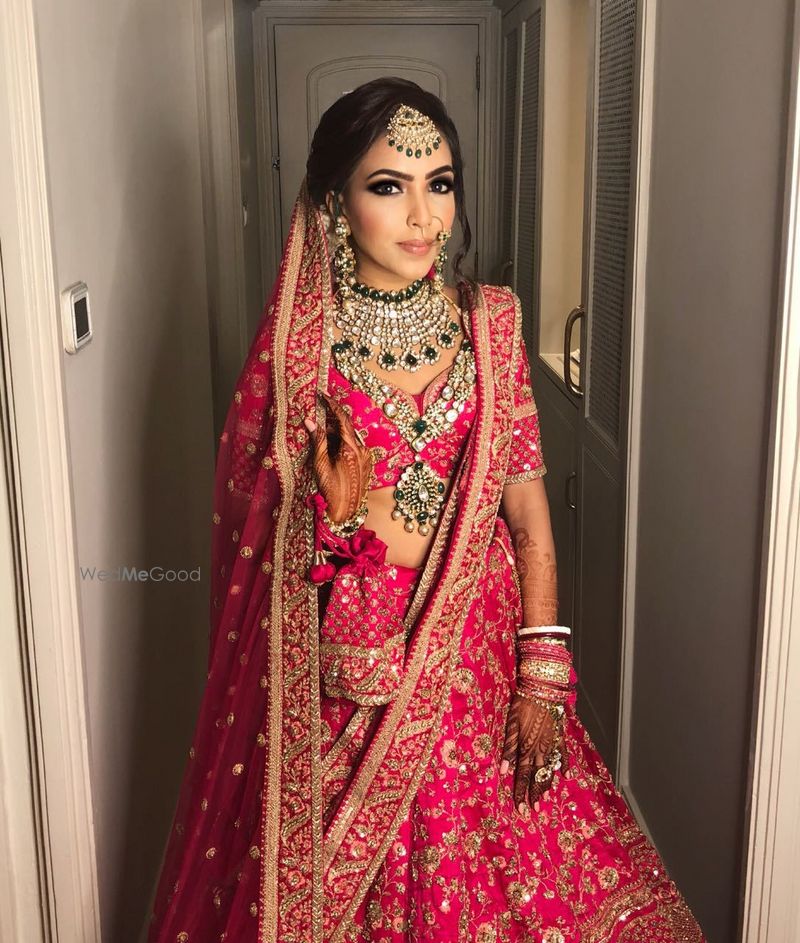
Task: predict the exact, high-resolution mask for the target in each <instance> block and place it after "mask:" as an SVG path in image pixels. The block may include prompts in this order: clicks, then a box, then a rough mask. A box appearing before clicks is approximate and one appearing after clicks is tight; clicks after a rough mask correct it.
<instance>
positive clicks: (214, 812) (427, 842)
mask: <svg viewBox="0 0 800 943" xmlns="http://www.w3.org/2000/svg"><path fill="white" fill-rule="evenodd" d="M513 560H514V558H513V548H512V544H511V539H510V535H509V532H508V527H507V525H506V524H505V521H504V520H503V519H502V518H498V519H497V524H496V527H495V534H494V537H493V539H492V541H491V542H490V544H489V547H488V549H487V552H486V556H485V558H484V567H483V571H482V573H481V574H480V576H479V579H480V586H479V591H478V593H477V595H476V599H475V602H474V603H473V605H472V607H471V609H470V611H469V613H468V616H467V620H466V624H465V628H464V631H463V633H462V636H461V641H460V651H459V664H458V667H457V669H456V671H455V682H454V685H453V687H452V690H451V691H450V693H449V696H448V703H447V705H446V710H445V713H444V716H443V720H442V725H441V732H440V736H439V739H438V743H437V744H436V747H435V749H434V751H433V754H432V756H431V760H430V763H429V765H428V768H427V770H426V773H425V775H424V777H423V779H422V781H421V783H420V786H419V789H418V791H417V793H416V796H415V798H414V800H413V802H412V804H411V807H410V809H409V812H408V815H407V816H406V818H405V820H404V821H403V822H402V823H401V826H400V829H399V831H398V833H397V834H396V836H395V837H394V840H393V841H392V842H391V845H390V847H389V851H388V854H387V856H386V858H385V859H384V861H383V863H382V864H381V866H380V868H379V870H378V872H377V874H376V877H375V879H374V881H373V882H372V884H371V886H370V890H369V892H368V894H367V896H366V898H365V899H364V900H363V901H362V902H361V904H360V906H359V908H358V910H357V911H356V914H355V917H354V919H353V921H352V925H351V926H349V927H348V929H347V932H346V934H345V937H344V939H345V940H346V943H367V941H369V943H534V941H535V943H634V941H647V943H678V941H681V943H704V937H703V935H702V932H701V930H700V928H699V926H698V925H697V923H696V921H695V919H694V917H693V916H692V914H691V912H690V910H689V908H688V907H687V905H686V903H685V902H684V900H683V898H682V897H681V895H680V894H679V892H678V890H677V888H676V886H675V884H674V883H673V882H672V881H671V880H670V878H669V876H668V874H667V872H666V870H665V868H664V865H663V863H662V861H661V859H660V857H659V856H658V854H657V852H656V851H655V849H654V848H653V847H652V846H651V845H650V844H649V842H648V841H647V839H646V838H645V836H644V835H643V833H642V832H641V831H640V829H639V828H638V826H637V825H636V822H635V821H634V819H633V817H632V815H631V813H630V811H629V809H628V807H627V805H626V803H625V801H624V799H623V798H622V796H621V795H620V794H619V793H618V792H617V790H616V789H615V787H614V784H613V782H612V779H611V776H610V774H609V772H608V770H607V768H606V767H605V765H604V764H603V762H602V760H601V758H600V755H599V754H598V752H597V750H596V749H595V747H594V745H593V743H592V742H591V740H590V738H589V736H588V735H587V733H586V730H585V729H584V727H583V725H582V724H581V722H580V720H579V719H578V717H577V715H576V713H575V711H574V710H573V709H570V710H569V711H568V714H567V717H566V725H565V739H566V748H567V751H568V752H569V755H570V760H571V769H570V778H565V777H564V776H562V775H561V774H560V773H557V774H556V776H555V779H554V783H553V786H552V787H551V789H550V790H549V791H548V792H547V793H546V794H545V797H544V798H543V799H542V800H541V802H540V811H539V812H538V813H536V812H534V811H533V810H531V814H530V816H529V817H526V816H523V815H521V814H520V813H519V812H517V811H516V810H515V808H514V804H513V800H512V792H511V790H512V785H513V772H511V771H509V773H508V774H507V775H506V776H501V775H500V762H501V751H502V745H503V738H504V729H505V719H506V715H507V712H508V706H509V702H510V699H511V696H512V693H513V690H514V678H515V674H516V655H515V631H516V628H517V626H518V625H519V624H520V618H521V604H520V598H519V590H518V586H517V583H516V580H515V578H514V570H513V567H514V562H513ZM420 572H421V571H419V570H416V569H414V568H410V567H403V566H392V567H390V568H389V573H390V579H391V580H392V581H393V583H392V589H393V595H394V598H395V600H396V604H397V606H398V612H399V613H400V614H401V616H402V614H404V612H405V610H406V608H407V606H408V604H409V602H410V598H411V594H412V591H413V589H414V587H415V585H416V582H417V579H418V578H419V574H420ZM336 578H338V574H337V577H336ZM336 578H335V579H336ZM328 589H330V584H329V586H328ZM325 596H326V593H323V594H322V599H321V605H320V610H321V614H322V612H324V606H325ZM256 626H257V623H256ZM267 635H268V632H265V631H259V632H256V631H254V632H252V633H250V636H252V637H250V636H248V637H244V636H242V637H239V636H238V634H237V633H236V632H231V633H229V634H228V635H227V637H223V638H221V639H219V640H218V642H217V648H216V650H215V651H214V653H213V657H212V664H213V669H212V671H211V672H210V673H209V679H208V682H207V687H206V690H205V693H204V696H203V700H202V703H201V709H200V715H199V718H198V722H197V727H196V732H195V737H194V740H193V746H192V749H191V751H190V759H189V761H188V766H187V770H186V774H185V776H184V780H183V784H182V786H181V792H180V797H179V802H178V808H177V811H176V815H175V820H174V822H173V829H172V833H171V834H170V839H169V844H168V847H167V853H166V858H165V861H164V865H163V869H162V874H161V880H160V882H159V888H158V893H157V896H156V903H155V908H154V914H153V918H152V922H151V926H150V933H149V935H148V940H149V941H150V943H218V941H220V940H225V941H227V943H232V941H236V943H256V941H257V939H258V925H259V913H258V906H259V904H258V901H259V874H260V873H259V836H260V834H261V821H260V811H261V805H262V803H261V801H260V798H261V790H262V786H263V778H264V757H265V750H264V743H265V737H264V728H265V723H266V699H265V689H266V678H265V677H264V676H263V665H264V664H265V646H266V644H267V643H266V636H267ZM356 709H357V708H356V706H355V705H354V704H353V702H352V701H348V700H346V699H344V698H337V697H327V696H324V697H323V699H322V703H321V719H322V733H323V744H322V762H323V767H324V769H325V770H326V771H327V773H323V779H325V777H326V775H328V774H330V775H329V776H328V778H329V779H330V781H331V783H333V786H332V787H329V796H328V800H329V801H328V806H327V808H326V810H325V813H324V816H325V819H326V823H327V821H329V820H330V818H331V816H332V815H333V814H334V813H335V810H336V801H337V789H336V788H335V787H336V775H335V768H336V766H337V765H342V767H343V768H347V767H348V766H349V767H350V768H352V766H353V764H354V763H355V764H356V765H357V760H358V757H357V755H355V756H354V755H350V756H349V757H348V756H347V752H348V750H352V749H356V747H355V746H354V745H353V744H349V745H348V744H347V736H344V737H343V736H342V734H343V733H346V730H347V724H348V721H349V720H350V719H351V717H352V714H353V712H354V710H356ZM366 740H367V742H368V735H367V738H366ZM341 785H342V786H344V785H346V783H345V782H344V781H343V782H342V784H341Z"/></svg>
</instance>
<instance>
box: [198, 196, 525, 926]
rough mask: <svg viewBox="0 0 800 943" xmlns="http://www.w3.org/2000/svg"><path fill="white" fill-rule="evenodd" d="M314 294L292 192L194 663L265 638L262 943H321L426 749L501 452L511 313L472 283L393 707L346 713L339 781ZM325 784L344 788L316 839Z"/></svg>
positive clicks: (328, 308) (326, 343) (353, 894)
mask: <svg viewBox="0 0 800 943" xmlns="http://www.w3.org/2000/svg"><path fill="white" fill-rule="evenodd" d="M332 290H333V286H332V280H331V257H330V250H329V246H328V241H327V235H326V225H325V215H324V213H323V212H322V210H321V209H320V208H318V207H316V206H314V205H313V204H312V203H311V201H310V199H309V197H308V192H307V188H306V185H305V181H304V183H303V186H302V187H301V190H300V193H299V195H298V198H297V200H296V202H295V206H294V209H293V212H292V217H291V224H290V231H289V236H288V239H287V242H286V245H285V247H284V252H283V257H282V260H281V266H280V271H279V275H278V278H277V280H276V283H275V286H274V288H273V291H272V294H271V296H270V299H269V301H268V302H267V305H266V308H265V312H264V315H263V317H262V320H261V323H260V325H259V328H258V330H257V332H256V336H255V338H254V340H253V343H252V345H251V348H250V351H249V353H248V356H247V359H246V362H245V365H244V368H243V370H242V372H241V375H240V377H239V380H238V381H237V384H236V389H235V392H234V396H233V402H232V404H231V407H230V410H229V412H228V415H227V417H226V421H225V426H224V430H223V433H222V436H221V439H220V447H219V452H218V458H217V470H216V476H215V491H214V515H213V520H214V524H215V528H214V536H213V542H212V605H211V631H212V638H211V646H210V652H211V656H210V657H211V658H212V659H213V655H214V651H215V647H216V645H217V644H218V642H219V639H220V638H221V637H222V638H224V637H225V636H226V635H229V634H230V633H233V632H239V631H244V629H245V627H246V626H248V625H250V624H252V623H254V622H255V621H258V623H259V626H260V629H261V630H263V631H266V632H267V633H268V635H267V638H268V643H267V653H268V654H267V659H266V661H267V663H266V664H265V665H264V666H263V675H262V677H261V686H262V687H263V688H266V692H267V710H266V717H265V719H264V734H263V745H264V747H265V750H266V759H265V769H264V780H263V788H262V793H261V823H262V827H261V833H260V836H259V845H258V854H259V858H260V882H259V901H258V922H259V936H258V938H259V941H263V943H274V941H277V940H280V941H281V943H323V941H324V943H337V941H340V940H341V939H342V936H343V934H344V932H345V930H346V925H347V922H348V920H349V919H350V918H351V917H352V916H353V914H354V913H355V911H356V909H357V908H358V905H359V903H360V902H361V900H362V899H363V897H364V896H365V894H366V893H367V890H368V889H369V886H370V882H371V881H372V880H373V878H374V877H375V874H376V872H377V870H378V868H379V867H380V865H381V862H382V861H383V859H384V857H385V855H386V852H387V849H388V847H389V845H390V843H391V841H392V839H393V837H394V835H395V834H396V830H397V828H398V827H399V823H400V822H401V821H402V818H403V816H404V815H405V814H406V813H407V811H408V809H409V807H410V804H411V802H412V800H413V798H414V795H415V793H416V790H417V788H418V786H419V783H420V780H421V777H422V775H423V774H424V772H425V768H426V765H427V763H428V760H429V758H430V754H431V750H432V748H433V745H434V743H435V740H436V737H437V732H438V726H439V722H440V719H441V716H442V713H443V710H444V708H445V705H446V701H447V696H448V693H449V690H450V686H451V675H452V672H453V669H454V662H455V659H456V657H457V652H458V645H459V639H460V634H461V631H462V629H463V626H464V622H465V619H466V617H467V613H468V611H469V608H470V604H471V602H472V599H473V596H474V593H475V588H476V586H477V585H478V583H479V580H478V578H477V577H478V575H479V572H480V568H481V566H482V563H483V560H484V555H485V551H486V548H487V546H488V543H489V540H490V539H491V536H492V533H493V529H494V524H495V519H496V516H497V512H498V508H499V504H500V498H501V496H502V489H503V485H504V483H505V474H506V468H507V466H508V460H509V454H510V447H511V429H512V423H513V399H514V395H513V376H514V369H513V368H514V363H513V362H512V359H513V358H512V357H511V356H510V352H511V351H512V349H513V348H512V344H513V339H514V338H515V337H518V336H519V332H520V330H521V326H520V323H519V320H520V313H519V306H518V305H515V303H514V298H513V295H512V294H511V292H510V290H509V289H501V288H496V287H490V286H483V287H477V288H476V289H474V290H469V291H468V292H467V303H466V304H465V317H467V318H469V323H470V325H471V334H472V337H473V345H474V349H475V359H476V372H477V379H476V384H477V406H476V410H477V411H476V416H475V420H474V422H473V424H472V427H471V430H470V433H469V438H468V441H467V443H466V446H465V449H464V453H463V456H462V459H461V462H460V464H459V466H458V468H457V470H456V472H455V474H454V475H453V478H452V482H451V487H450V492H449V495H448V499H447V502H446V505H445V508H444V511H443V513H442V515H441V517H440V523H439V525H438V527H437V533H436V536H435V538H434V540H433V543H432V545H431V549H430V552H429V554H428V557H427V560H426V563H425V566H424V568H423V571H422V575H421V577H420V580H419V583H418V586H417V589H416V592H415V595H414V597H413V598H412V602H411V605H410V608H409V611H408V614H407V616H406V626H407V628H409V629H410V639H409V643H408V649H407V655H406V664H405V676H404V680H403V682H402V684H401V686H400V688H399V691H398V694H397V695H396V697H395V699H394V700H393V701H391V702H390V703H389V704H387V705H385V706H382V707H377V708H375V707H368V708H359V709H358V710H357V711H356V713H355V714H354V716H353V718H352V719H351V722H350V723H349V724H348V727H347V729H346V731H345V732H344V733H343V734H342V738H346V739H347V741H348V742H359V740H360V741H361V742H363V743H364V746H365V750H364V751H363V755H362V759H361V760H360V762H359V763H358V765H357V768H354V769H351V768H349V767H348V766H347V763H346V761H345V760H344V757H346V756H348V755H349V753H348V751H346V750H339V749H337V747H338V744H337V745H334V747H333V749H332V750H331V751H330V754H329V755H328V756H326V757H325V762H322V761H321V759H320V741H321V736H320V681H319V610H318V599H317V592H318V590H317V587H316V585H314V584H313V583H311V582H310V580H309V579H308V569H309V566H310V564H311V562H312V558H313V518H312V512H311V511H310V509H309V508H308V507H307V506H306V504H305V497H306V496H307V495H308V493H309V491H310V490H311V489H312V486H313V476H312V470H311V466H310V462H309V437H308V433H307V431H306V429H305V426H304V424H303V419H304V417H306V416H310V415H312V414H313V413H314V412H315V411H316V414H317V415H316V418H317V421H318V422H321V421H324V417H323V416H322V415H321V410H320V407H319V405H318V403H317V398H316V391H317V389H325V384H326V377H327V370H328V366H329V358H330V338H331V334H330V323H331V318H332V308H333V302H332ZM367 738H368V742H367ZM260 742H261V741H260ZM332 784H335V785H336V788H339V787H340V786H341V785H342V784H344V785H345V787H346V789H345V793H344V798H343V800H342V802H341V804H340V805H339V807H338V809H337V812H336V814H335V816H334V817H333V819H332V820H331V821H330V823H329V824H328V827H327V828H325V829H323V824H322V808H323V803H324V799H325V794H326V792H328V791H330V789H331V786H332ZM365 836H370V837H371V838H372V839H374V841H372V842H365V841H364V840H363V839H364V837H365Z"/></svg>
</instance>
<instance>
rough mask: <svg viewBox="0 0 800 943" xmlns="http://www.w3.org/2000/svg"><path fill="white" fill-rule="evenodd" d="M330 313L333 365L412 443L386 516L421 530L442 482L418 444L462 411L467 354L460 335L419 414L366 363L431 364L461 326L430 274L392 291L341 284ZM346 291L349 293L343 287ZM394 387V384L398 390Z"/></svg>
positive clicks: (438, 502)
mask: <svg viewBox="0 0 800 943" xmlns="http://www.w3.org/2000/svg"><path fill="white" fill-rule="evenodd" d="M348 287H349V288H350V289H351V291H348V292H347V293H346V295H345V298H344V300H343V302H342V303H341V305H340V306H337V309H336V312H335V314H334V320H335V322H336V325H337V327H339V329H340V330H341V332H342V337H341V340H339V341H337V342H335V343H334V344H333V345H332V348H331V349H332V352H333V356H334V358H335V360H336V366H337V368H338V370H339V372H340V373H341V374H342V375H343V376H344V377H345V378H346V379H347V380H349V381H350V383H352V385H353V386H354V387H356V388H357V389H360V390H361V391H362V392H363V393H366V395H367V396H369V397H370V399H371V400H372V401H373V402H374V403H376V405H378V406H379V407H380V408H381V410H382V411H383V414H384V415H385V416H386V417H387V419H389V420H390V421H391V422H392V424H393V425H394V426H395V427H396V428H397V430H398V432H399V433H400V435H402V436H403V438H404V439H405V440H406V442H408V443H409V445H410V446H411V448H412V449H413V450H414V453H415V454H414V460H413V461H412V462H411V463H409V464H408V465H406V467H405V468H404V469H403V471H402V473H401V475H400V480H399V481H398V483H397V486H396V487H395V490H394V495H393V497H394V500H395V507H394V510H393V511H392V517H393V518H394V520H399V519H400V518H401V517H402V518H403V519H404V528H405V530H406V531H408V532H409V533H411V532H413V531H414V530H415V529H416V530H419V533H420V534H422V535H423V536H424V535H426V534H428V533H429V532H430V528H431V526H435V525H436V524H438V522H439V515H440V512H441V508H442V505H443V504H444V500H445V495H444V492H445V483H444V481H443V479H441V478H440V477H439V475H437V474H436V472H435V471H434V470H433V468H431V466H430V465H429V464H428V463H427V462H426V461H425V460H424V459H423V457H422V455H421V452H422V450H423V449H424V448H425V447H426V446H427V445H428V444H429V443H431V442H433V441H434V440H435V439H438V438H440V437H441V436H443V435H444V434H445V433H446V432H447V431H448V430H449V429H450V427H451V426H452V425H453V423H455V421H456V420H457V419H458V417H459V415H460V414H461V413H462V412H463V410H464V405H465V403H466V402H467V400H468V399H469V397H470V395H471V393H472V390H473V388H474V386H475V357H474V354H473V351H472V345H471V343H470V342H469V340H468V339H467V338H466V337H464V338H462V341H461V346H460V348H459V350H458V353H457V354H456V356H455V360H454V361H453V364H452V367H451V368H450V374H449V376H448V379H447V383H446V384H445V385H444V386H443V387H442V389H441V391H440V393H439V396H438V397H437V399H436V400H434V402H433V403H431V404H430V405H429V406H428V408H427V409H426V410H425V411H424V413H423V414H422V415H421V416H420V415H418V414H417V413H416V411H415V410H413V409H412V408H411V407H410V406H409V405H408V402H407V401H406V400H405V398H404V397H403V396H402V395H398V390H397V389H395V388H394V387H392V386H390V385H389V384H387V383H384V382H383V381H382V380H381V379H380V378H379V377H378V376H376V375H375V373H373V371H372V370H370V369H369V367H367V366H366V363H367V361H369V360H372V359H373V358H375V359H376V362H377V364H378V365H379V366H380V367H382V368H384V369H385V370H396V369H403V370H406V371H408V372H411V373H413V372H416V371H417V370H419V368H420V367H421V366H422V365H423V364H433V363H436V362H437V361H438V360H439V358H440V356H441V350H442V348H445V347H447V348H451V347H453V346H454V344H455V338H456V336H457V335H458V334H459V333H460V332H461V328H460V327H459V325H458V323H457V322H456V321H453V320H452V319H451V316H450V313H449V308H448V306H449V305H451V304H453V302H452V301H451V300H450V299H449V298H447V297H446V296H444V294H443V293H439V292H438V291H435V289H434V288H433V286H432V283H431V281H430V279H428V278H423V279H418V280H417V281H416V282H414V283H412V284H411V285H409V286H408V288H406V289H403V290H402V291H399V292H390V291H381V290H379V289H375V288H370V287H368V286H367V285H362V284H361V283H359V282H356V283H354V284H351V285H350V286H348ZM351 292H352V293H351ZM400 393H401V394H402V391H400Z"/></svg>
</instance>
